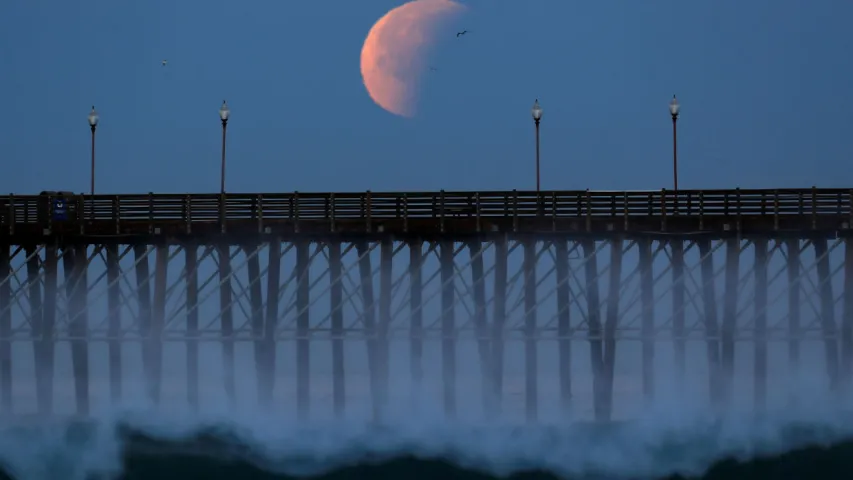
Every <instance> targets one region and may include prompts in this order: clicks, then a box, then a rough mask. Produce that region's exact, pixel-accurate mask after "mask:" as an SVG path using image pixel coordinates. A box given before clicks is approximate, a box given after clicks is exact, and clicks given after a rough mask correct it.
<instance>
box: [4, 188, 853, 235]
mask: <svg viewBox="0 0 853 480" xmlns="http://www.w3.org/2000/svg"><path fill="white" fill-rule="evenodd" d="M668 216H669V217H674V216H679V217H681V218H684V217H694V218H698V219H702V218H705V217H729V218H733V219H739V218H754V217H764V218H765V219H771V218H777V219H778V218H780V217H791V216H797V217H800V218H801V219H803V220H805V219H808V218H809V217H811V218H812V219H813V223H815V224H816V223H817V222H818V218H819V217H826V216H831V217H833V218H834V219H836V220H837V219H839V218H841V217H844V218H846V219H849V220H850V221H853V189H822V188H806V189H761V190H746V189H733V190H680V191H678V192H675V191H669V190H656V191H592V190H585V191H542V192H539V193H537V192H532V191H516V190H513V191H484V192H451V191H438V192H404V193H396V192H370V191H368V192H360V193H303V192H293V193H262V194H239V193H238V194H232V193H229V194H155V193H149V194H131V195H94V196H92V195H85V194H80V195H71V196H69V195H67V194H64V195H62V194H42V195H7V196H0V226H2V228H3V231H4V232H9V231H10V230H11V229H14V228H15V227H24V226H27V225H42V226H44V227H45V228H48V226H50V225H52V224H56V223H60V222H74V223H110V224H115V225H119V224H125V225H126V224H133V225H137V226H140V225H142V224H148V225H153V224H155V223H156V224H172V223H174V224H188V225H189V224H199V223H217V224H225V223H228V222H232V221H238V222H239V221H244V222H245V221H247V220H251V221H255V222H257V223H258V225H262V224H274V223H277V222H290V223H296V222H308V223H310V222H311V221H316V222H324V223H330V222H331V223H334V222H342V223H346V222H352V221H362V222H366V223H368V224H369V223H370V222H372V221H379V222H381V221H383V220H410V219H411V220H415V221H417V220H437V221H439V222H443V221H444V220H445V219H450V220H453V219H460V217H462V218H468V219H478V220H479V219H484V220H488V219H496V218H500V219H504V220H509V219H513V220H516V221H517V220H519V219H529V218H541V217H550V218H554V219H575V220H581V221H583V220H584V219H586V220H587V221H592V220H596V221H598V220H602V219H613V220H617V221H618V220H619V219H624V220H625V221H626V222H627V221H628V219H649V218H657V217H660V218H666V217H668ZM777 222H778V220H777Z"/></svg>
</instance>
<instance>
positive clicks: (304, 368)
mask: <svg viewBox="0 0 853 480" xmlns="http://www.w3.org/2000/svg"><path fill="white" fill-rule="evenodd" d="M309 247H310V244H309V243H308V242H307V241H303V242H297V243H296V274H297V275H298V276H299V277H298V278H297V281H296V311H297V312H298V313H297V315H296V411H297V414H298V416H299V419H300V420H306V419H307V418H308V414H309V409H310V407H311V397H310V388H311V384H310V382H311V350H310V348H311V346H310V345H311V344H310V342H311V338H310V335H311V331H310V327H311V324H310V311H309V305H310V301H311V290H310V287H311V275H310V273H311V272H310V267H311V257H310V252H309Z"/></svg>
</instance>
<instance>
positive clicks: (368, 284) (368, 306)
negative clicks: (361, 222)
mask: <svg viewBox="0 0 853 480" xmlns="http://www.w3.org/2000/svg"><path fill="white" fill-rule="evenodd" d="M356 252H358V257H359V262H358V271H359V276H360V277H361V298H362V302H361V304H362V306H363V309H364V311H363V314H362V315H363V318H364V333H365V334H366V335H367V341H366V343H367V368H368V370H369V371H370V398H371V404H372V406H373V420H374V421H378V420H381V419H382V416H383V413H384V412H383V411H382V397H381V394H380V393H379V390H380V386H379V368H380V367H379V363H378V362H379V354H378V351H377V350H378V349H377V342H376V304H375V303H374V298H375V297H374V295H373V270H372V268H371V266H370V250H369V249H368V246H367V243H365V242H358V243H356Z"/></svg>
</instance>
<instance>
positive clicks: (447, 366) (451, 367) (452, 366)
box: [439, 241, 456, 418]
mask: <svg viewBox="0 0 853 480" xmlns="http://www.w3.org/2000/svg"><path fill="white" fill-rule="evenodd" d="M439 250H440V253H439V255H440V258H441V262H440V263H441V267H440V269H441V377H442V385H443V394H442V397H443V399H444V414H445V415H446V416H447V417H451V418H452V417H454V416H455V415H456V314H455V308H454V304H455V303H456V299H455V294H456V288H455V285H454V274H455V273H456V272H455V271H454V245H453V242H452V241H442V242H441V243H440V246H439Z"/></svg>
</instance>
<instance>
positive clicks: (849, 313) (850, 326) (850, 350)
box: [841, 238, 853, 391]
mask: <svg viewBox="0 0 853 480" xmlns="http://www.w3.org/2000/svg"><path fill="white" fill-rule="evenodd" d="M843 288H844V306H843V309H844V310H843V313H842V315H843V316H842V319H841V375H842V382H843V383H844V386H845V389H847V390H848V391H849V388H850V386H851V380H852V379H851V375H853V239H851V238H846V239H844V287H843Z"/></svg>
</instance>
